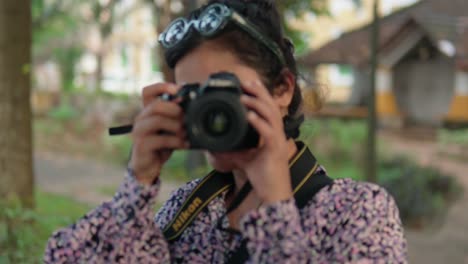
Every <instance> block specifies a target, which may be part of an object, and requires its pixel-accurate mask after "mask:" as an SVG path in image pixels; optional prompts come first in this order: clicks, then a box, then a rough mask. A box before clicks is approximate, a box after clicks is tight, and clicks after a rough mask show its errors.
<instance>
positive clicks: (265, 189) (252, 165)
mask: <svg viewBox="0 0 468 264" xmlns="http://www.w3.org/2000/svg"><path fill="white" fill-rule="evenodd" d="M243 88H244V91H246V92H247V93H248V94H250V96H249V95H242V97H241V102H242V103H243V104H244V105H245V106H246V107H247V108H248V109H249V112H248V114H247V119H248V121H249V123H250V124H251V125H252V126H253V127H254V128H255V129H256V130H257V132H258V134H259V135H260V144H259V147H258V148H255V149H253V150H251V151H250V152H249V153H248V154H247V155H245V158H243V159H242V163H243V164H239V167H241V168H243V169H244V170H245V173H246V174H247V178H248V180H249V181H250V183H251V184H252V187H253V189H254V191H255V192H256V194H257V196H258V197H259V198H260V199H261V200H262V202H263V203H264V204H272V203H275V202H278V201H281V200H286V199H289V198H291V197H292V196H293V193H292V188H291V179H290V173H289V165H288V161H289V151H288V149H289V148H288V140H287V139H286V135H285V133H284V128H283V127H284V125H283V117H282V114H281V111H280V109H279V106H278V105H277V104H276V102H275V101H274V99H273V97H272V96H271V95H270V93H269V92H268V90H267V89H266V88H265V87H264V86H263V84H262V83H261V82H260V81H256V82H251V83H249V84H246V85H244V86H243Z"/></svg>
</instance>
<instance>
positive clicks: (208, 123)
mask: <svg viewBox="0 0 468 264" xmlns="http://www.w3.org/2000/svg"><path fill="white" fill-rule="evenodd" d="M203 126H204V128H205V131H206V132H208V133H209V134H210V135H212V136H222V135H225V134H226V133H227V132H229V115H228V113H226V112H225V111H222V110H220V111H219V110H218V111H216V112H215V111H211V112H209V113H207V114H206V116H205V118H204V120H203Z"/></svg>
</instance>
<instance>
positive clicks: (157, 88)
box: [142, 83, 179, 106]
mask: <svg viewBox="0 0 468 264" xmlns="http://www.w3.org/2000/svg"><path fill="white" fill-rule="evenodd" d="M178 90H179V86H177V85H176V84H173V83H157V84H153V85H150V86H147V87H145V88H143V91H142V94H143V106H147V105H148V104H149V103H150V102H152V101H153V100H154V99H155V98H157V97H159V96H161V95H162V94H165V93H168V94H172V95H174V94H176V93H177V91H178Z"/></svg>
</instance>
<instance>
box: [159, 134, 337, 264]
mask: <svg viewBox="0 0 468 264" xmlns="http://www.w3.org/2000/svg"><path fill="white" fill-rule="evenodd" d="M296 145H297V148H298V152H297V154H296V155H294V157H293V158H292V159H291V160H290V162H289V168H290V174H291V184H292V188H293V193H294V198H295V201H296V206H297V207H298V208H303V207H304V206H305V205H306V204H307V202H308V201H310V200H311V199H312V198H313V196H314V195H315V194H316V193H317V192H318V191H319V190H320V189H322V188H323V187H325V186H327V185H330V184H332V183H333V180H332V179H331V178H329V177H328V176H327V175H326V173H325V172H324V171H322V170H321V171H319V172H317V168H318V167H319V165H318V163H317V160H316V159H315V157H314V156H313V154H312V153H311V152H310V150H309V149H308V148H307V146H306V145H305V144H304V143H302V142H300V141H298V142H296ZM233 187H234V177H233V175H232V174H231V173H220V172H217V171H212V172H211V173H209V174H208V175H206V176H205V177H204V178H203V179H202V180H201V181H200V183H199V184H198V185H197V186H196V187H195V188H194V189H193V191H192V192H191V194H190V195H189V196H188V198H187V199H186V200H185V201H184V203H183V204H182V206H181V207H180V208H179V210H178V211H177V213H176V214H175V216H174V218H173V219H172V220H171V221H170V222H169V224H167V225H166V227H165V228H164V229H163V234H164V237H165V238H166V240H167V241H169V242H173V241H176V240H177V239H178V238H179V237H180V235H181V234H182V233H183V232H184V230H185V229H186V228H187V227H188V226H189V225H190V223H192V222H193V220H194V219H195V218H196V216H197V215H198V214H199V213H200V212H201V211H202V210H203V209H204V208H206V207H207V206H208V204H209V203H210V202H211V201H212V200H213V199H215V198H216V197H217V196H218V195H220V194H221V193H223V192H224V191H226V190H229V189H230V188H233ZM251 188H252V187H251V186H250V184H249V185H244V186H243V187H242V189H241V191H240V193H244V194H243V195H238V196H239V198H238V199H235V201H233V203H232V205H231V206H230V208H229V210H230V211H232V210H234V209H235V207H237V206H238V205H239V204H240V203H241V202H242V200H243V198H245V196H246V194H247V193H248V192H249V191H250V190H251ZM242 196H243V197H242ZM236 198H237V197H236ZM236 200H238V201H236ZM245 246H246V241H244V242H243V243H242V246H241V247H240V248H239V250H238V251H236V252H235V253H233V254H232V257H231V258H230V260H231V263H239V262H238V260H240V259H244V258H245V257H247V258H248V253H247V249H246V247H245ZM245 259H246V258H245ZM232 260H234V261H235V262H232Z"/></svg>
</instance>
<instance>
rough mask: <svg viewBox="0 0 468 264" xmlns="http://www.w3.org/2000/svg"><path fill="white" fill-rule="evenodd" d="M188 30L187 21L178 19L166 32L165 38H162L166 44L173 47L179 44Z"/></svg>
mask: <svg viewBox="0 0 468 264" xmlns="http://www.w3.org/2000/svg"><path fill="white" fill-rule="evenodd" d="M186 31H187V21H185V19H178V20H176V21H174V22H173V23H172V24H171V25H170V26H169V28H168V29H167V30H166V33H165V34H164V38H163V40H162V42H163V44H164V46H166V47H172V46H174V45H175V44H177V43H178V42H179V41H181V40H182V39H183V38H184V37H185V34H186V33H187V32H186Z"/></svg>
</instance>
